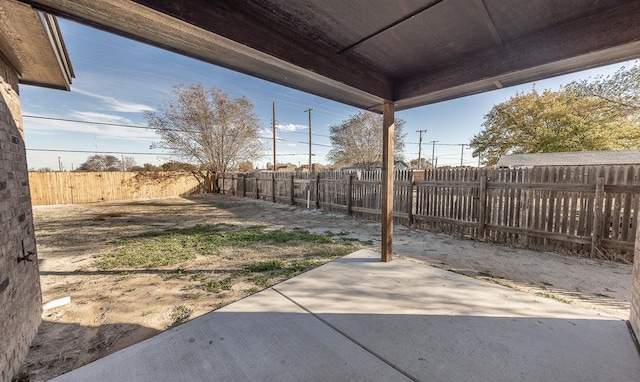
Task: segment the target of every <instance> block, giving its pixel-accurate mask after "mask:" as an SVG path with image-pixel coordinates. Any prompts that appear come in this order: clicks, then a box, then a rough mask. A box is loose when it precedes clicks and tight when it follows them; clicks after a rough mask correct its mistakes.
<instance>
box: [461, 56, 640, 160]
mask: <svg viewBox="0 0 640 382" xmlns="http://www.w3.org/2000/svg"><path fill="white" fill-rule="evenodd" d="M639 94H640V70H639V69H638V68H637V67H634V68H632V69H631V70H627V69H624V68H623V69H621V70H620V71H618V72H616V73H615V74H613V75H611V76H607V77H597V78H596V79H594V80H584V81H577V82H571V83H570V84H568V85H566V86H563V87H562V88H561V89H560V90H558V91H551V90H545V91H543V92H542V93H539V92H538V91H537V90H536V89H535V88H534V89H532V91H531V92H529V93H519V94H516V95H515V96H513V97H511V98H510V99H509V100H508V101H506V102H503V103H500V104H497V105H495V106H494V107H493V108H492V109H491V110H490V111H489V113H488V114H487V115H486V116H485V120H484V123H483V124H482V126H483V130H482V131H481V132H480V133H479V134H477V135H475V136H474V137H473V139H472V140H471V143H470V146H471V147H472V148H473V150H474V151H473V155H474V156H475V157H477V156H479V155H480V156H481V159H482V160H483V162H484V163H485V164H487V165H494V164H496V163H497V161H498V159H499V158H500V157H501V156H502V155H505V154H521V153H548V152H563V151H598V150H618V149H633V148H639V147H640V119H639V118H638V117H639V116H640V114H639V111H640V96H639Z"/></svg>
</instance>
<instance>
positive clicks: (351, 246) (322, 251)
mask: <svg viewBox="0 0 640 382" xmlns="http://www.w3.org/2000/svg"><path fill="white" fill-rule="evenodd" d="M359 248H360V246H359V245H358V244H356V243H353V242H344V241H342V240H341V241H338V242H336V243H332V244H323V245H317V246H314V247H313V248H311V250H312V252H311V253H310V255H314V256H320V257H325V258H328V259H334V258H336V257H342V256H346V255H348V254H350V253H352V252H354V251H356V250H357V249H359Z"/></svg>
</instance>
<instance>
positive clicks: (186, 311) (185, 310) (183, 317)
mask: <svg viewBox="0 0 640 382" xmlns="http://www.w3.org/2000/svg"><path fill="white" fill-rule="evenodd" d="M192 312H193V311H192V310H191V309H190V308H189V307H188V306H186V305H178V306H176V307H174V308H173V311H171V321H172V322H173V324H174V325H175V324H182V323H184V322H187V321H188V320H189V317H190V316H191V313H192Z"/></svg>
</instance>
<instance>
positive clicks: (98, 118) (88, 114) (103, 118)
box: [71, 111, 133, 125]
mask: <svg viewBox="0 0 640 382" xmlns="http://www.w3.org/2000/svg"><path fill="white" fill-rule="evenodd" d="M71 115H72V116H74V117H76V118H80V119H83V120H85V121H92V122H104V123H120V124H123V125H132V124H133V122H131V120H130V119H128V118H125V117H122V116H119V115H113V114H104V113H95V112H92V111H73V112H71Z"/></svg>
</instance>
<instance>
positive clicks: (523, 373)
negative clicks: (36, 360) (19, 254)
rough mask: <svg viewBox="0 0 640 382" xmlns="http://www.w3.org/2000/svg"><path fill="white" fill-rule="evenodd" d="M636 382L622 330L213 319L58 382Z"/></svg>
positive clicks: (571, 325)
mask: <svg viewBox="0 0 640 382" xmlns="http://www.w3.org/2000/svg"><path fill="white" fill-rule="evenodd" d="M230 307H231V306H230ZM638 373H640V355H639V354H638V351H637V349H636V348H635V344H634V343H633V341H632V339H631V336H630V335H629V333H628V332H627V329H626V325H625V323H624V322H622V321H614V320H585V319H558V318H544V317H484V316H446V315H445V316H443V315H433V316H431V315H414V314H408V315H401V314H388V315H387V314H317V315H311V314H305V313H300V312H245V311H242V312H233V311H218V312H213V313H210V314H207V315H205V316H202V317H200V318H197V319H195V320H193V321H191V322H189V323H187V324H184V325H182V326H180V327H177V328H175V329H173V330H170V331H167V332H164V333H162V334H160V335H158V336H156V337H153V338H152V339H150V340H148V341H144V342H142V343H139V344H137V345H134V346H132V347H130V348H127V349H124V350H123V351H121V352H118V353H115V354H112V355H111V356H109V357H106V358H104V359H102V360H100V361H98V362H95V363H92V364H90V365H87V366H86V367H84V368H81V369H79V370H76V371H74V372H72V373H70V374H68V375H65V376H62V377H61V378H60V379H59V380H60V381H82V380H89V379H90V380H93V381H113V380H128V381H158V380H176V381H177V380H185V381H186V380H193V381H195V380H219V381H227V380H228V381H232V380H233V381H252V380H278V381H300V380H305V381H320V380H322V381H347V380H349V381H355V380H362V381H365V380H366V381H401V380H420V381H498V380H501V381H515V380H517V381H603V380H607V381H633V380H635V378H637V375H638Z"/></svg>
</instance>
